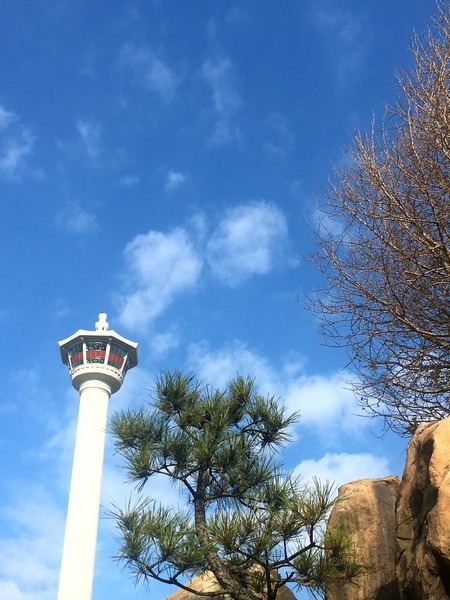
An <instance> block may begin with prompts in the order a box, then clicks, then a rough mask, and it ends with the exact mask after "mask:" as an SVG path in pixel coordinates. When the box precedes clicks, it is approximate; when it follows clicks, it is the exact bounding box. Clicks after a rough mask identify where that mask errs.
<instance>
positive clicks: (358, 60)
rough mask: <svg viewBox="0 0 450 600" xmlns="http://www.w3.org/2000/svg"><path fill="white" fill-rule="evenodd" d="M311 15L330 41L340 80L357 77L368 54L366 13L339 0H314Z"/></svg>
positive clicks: (342, 81) (331, 52) (341, 81)
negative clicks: (364, 26)
mask: <svg viewBox="0 0 450 600" xmlns="http://www.w3.org/2000/svg"><path fill="white" fill-rule="evenodd" d="M311 17H312V21H313V23H314V25H315V26H316V28H317V29H318V31H319V32H320V33H321V34H322V35H323V38H324V39H325V40H326V42H327V44H328V45H329V50H330V54H331V56H332V60H333V61H334V64H335V68H336V75H337V77H338V79H339V81H340V83H345V82H347V81H348V80H349V78H351V77H354V75H355V73H357V72H358V71H359V70H360V68H361V66H362V63H363V60H364V58H365V56H366V48H367V46H366V40H365V39H364V37H363V35H364V30H363V24H364V17H363V16H362V14H361V13H359V14H358V15H356V14H353V13H351V12H350V11H349V10H348V9H346V8H345V7H342V5H341V3H339V2H338V1H337V0H314V1H313V2H312V8H311Z"/></svg>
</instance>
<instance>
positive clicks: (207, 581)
mask: <svg viewBox="0 0 450 600" xmlns="http://www.w3.org/2000/svg"><path fill="white" fill-rule="evenodd" d="M186 585H187V586H188V587H190V588H192V589H194V590H198V591H201V592H212V591H214V590H216V589H217V581H216V579H215V577H214V575H213V574H212V573H211V572H210V571H206V572H205V573H203V574H202V575H199V576H198V577H194V578H193V579H191V581H189V582H188V583H187V584H186ZM201 598H202V596H198V595H196V594H194V593H192V592H187V591H186V590H182V589H179V590H177V591H176V592H174V593H173V594H170V596H167V598H166V600H199V599H201ZM217 598H221V599H222V598H224V599H225V598H228V596H225V597H224V596H220V597H219V596H218V597H217ZM278 598H279V600H295V596H294V594H293V593H292V592H291V590H290V589H289V588H287V587H285V586H283V587H282V588H281V589H280V592H279V594H278ZM277 600H278V599H277Z"/></svg>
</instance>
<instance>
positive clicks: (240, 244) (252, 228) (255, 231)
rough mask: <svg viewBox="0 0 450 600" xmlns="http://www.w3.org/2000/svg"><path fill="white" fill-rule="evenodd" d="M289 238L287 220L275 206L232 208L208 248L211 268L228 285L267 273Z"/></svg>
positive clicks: (258, 203)
mask: <svg viewBox="0 0 450 600" xmlns="http://www.w3.org/2000/svg"><path fill="white" fill-rule="evenodd" d="M287 235H288V228H287V222H286V218H285V216H284V215H283V213H282V212H281V211H280V210H279V209H278V208H277V207H276V206H275V205H274V204H271V203H269V202H264V201H258V202H252V203H251V204H247V205H243V206H238V207H235V208H231V209H229V210H228V211H227V212H226V214H225V217H224V218H223V219H222V221H221V222H220V223H219V225H218V226H217V228H216V230H215V231H214V232H213V234H212V236H211V239H210V240H209V243H208V245H207V260H208V263H209V266H210V267H211V269H212V272H213V274H214V276H215V277H217V278H218V279H220V280H222V281H223V282H225V283H227V284H229V285H236V284H238V283H240V282H241V281H243V280H244V279H246V278H247V277H250V276H251V275H255V274H259V275H261V274H264V273H268V272H269V271H270V270H271V269H272V267H273V265H274V261H275V258H276V257H277V255H278V254H279V252H280V249H281V248H282V246H283V244H284V243H285V241H286V239H287Z"/></svg>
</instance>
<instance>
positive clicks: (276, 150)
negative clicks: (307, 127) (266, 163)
mask: <svg viewBox="0 0 450 600" xmlns="http://www.w3.org/2000/svg"><path fill="white" fill-rule="evenodd" d="M266 129H267V141H266V142H264V145H263V148H264V150H265V151H266V152H267V153H268V154H271V155H272V156H275V157H277V158H281V159H282V158H285V157H286V156H287V155H288V154H289V153H290V152H291V151H292V149H293V148H294V145H295V135H294V132H293V131H292V128H291V127H290V125H289V123H288V121H287V119H286V118H285V117H284V116H283V115H282V114H280V113H277V112H274V113H271V114H269V115H268V117H267V119H266Z"/></svg>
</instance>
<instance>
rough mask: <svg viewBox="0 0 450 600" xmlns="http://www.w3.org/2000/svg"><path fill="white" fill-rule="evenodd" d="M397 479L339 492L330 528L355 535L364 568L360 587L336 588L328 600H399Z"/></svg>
mask: <svg viewBox="0 0 450 600" xmlns="http://www.w3.org/2000/svg"><path fill="white" fill-rule="evenodd" d="M399 486H400V479H399V478H398V477H394V476H389V477H383V478H380V479H359V480H357V481H352V482H351V483H347V484H345V485H343V486H341V487H340V488H339V493H338V502H337V503H336V505H335V506H334V508H333V510H332V512H331V515H330V519H329V521H328V527H334V526H336V525H339V524H341V525H343V526H344V527H346V528H347V529H348V530H349V531H350V532H351V534H352V537H353V541H354V543H355V546H356V551H357V553H358V557H359V559H360V560H361V562H362V564H363V566H364V567H365V574H364V575H362V576H361V577H360V578H359V579H358V581H357V585H352V584H349V583H340V584H336V585H335V586H333V589H332V590H330V591H329V593H328V594H327V600H399V599H400V595H399V591H398V588H397V582H396V580H395V550H396V543H395V503H396V499H397V495H398V490H399Z"/></svg>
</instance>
